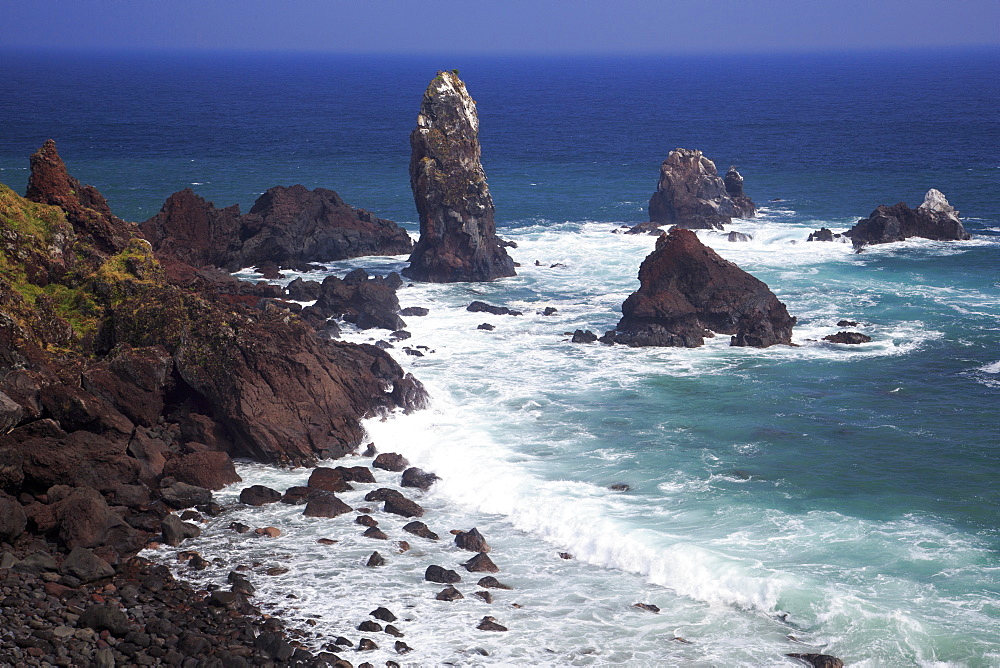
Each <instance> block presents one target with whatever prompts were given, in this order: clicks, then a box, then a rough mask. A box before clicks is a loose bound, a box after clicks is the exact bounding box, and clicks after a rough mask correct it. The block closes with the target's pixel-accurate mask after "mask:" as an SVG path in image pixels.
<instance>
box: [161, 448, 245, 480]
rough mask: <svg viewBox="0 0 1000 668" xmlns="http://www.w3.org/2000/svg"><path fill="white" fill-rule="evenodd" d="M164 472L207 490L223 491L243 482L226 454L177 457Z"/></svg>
mask: <svg viewBox="0 0 1000 668" xmlns="http://www.w3.org/2000/svg"><path fill="white" fill-rule="evenodd" d="M163 472H164V474H166V475H168V476H171V477H173V478H176V479H177V480H179V481H181V482H185V483H188V484H189V485H195V486H196V487H204V488H205V489H222V488H223V487H225V486H226V485H231V484H233V483H237V482H242V480H243V478H241V477H240V475H239V474H238V473H237V472H236V466H235V465H234V464H233V460H232V459H231V458H230V457H229V455H228V454H226V453H225V452H213V451H207V452H193V453H191V454H188V455H183V456H181V457H175V458H174V459H171V460H170V461H168V462H167V464H166V466H164V468H163Z"/></svg>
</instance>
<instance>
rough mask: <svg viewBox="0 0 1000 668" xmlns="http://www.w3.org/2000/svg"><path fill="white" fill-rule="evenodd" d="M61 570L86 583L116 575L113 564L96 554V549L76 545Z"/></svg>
mask: <svg viewBox="0 0 1000 668" xmlns="http://www.w3.org/2000/svg"><path fill="white" fill-rule="evenodd" d="M59 572H60V573H62V574H63V575H72V576H73V577H75V578H77V579H79V580H80V582H83V583H84V584H86V583H88V582H93V581H95V580H100V579H102V578H110V577H114V574H115V569H114V568H112V566H111V564H109V563H108V562H106V561H105V560H104V559H101V558H100V557H99V556H97V555H96V554H94V551H93V550H91V549H88V548H86V547H79V546H78V547H75V548H73V551H72V552H70V553H69V556H68V557H66V559H65V560H64V561H63V563H62V565H61V566H60V567H59Z"/></svg>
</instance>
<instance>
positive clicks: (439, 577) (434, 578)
mask: <svg viewBox="0 0 1000 668" xmlns="http://www.w3.org/2000/svg"><path fill="white" fill-rule="evenodd" d="M424 579H425V580H427V581H428V582H437V583H439V584H454V583H456V582H461V581H462V576H461V575H459V574H458V573H456V572H455V571H452V570H449V569H447V568H442V567H441V566H437V565H433V564H432V565H430V566H428V567H427V570H426V571H425V572H424Z"/></svg>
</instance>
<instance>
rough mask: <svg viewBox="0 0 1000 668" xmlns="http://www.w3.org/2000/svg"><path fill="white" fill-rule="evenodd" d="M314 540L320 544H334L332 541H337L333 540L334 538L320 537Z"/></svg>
mask: <svg viewBox="0 0 1000 668" xmlns="http://www.w3.org/2000/svg"><path fill="white" fill-rule="evenodd" d="M316 542H317V543H319V544H320V545H333V544H334V543H336V542H337V541H335V540H334V539H332V538H320V539H319V540H317V541H316Z"/></svg>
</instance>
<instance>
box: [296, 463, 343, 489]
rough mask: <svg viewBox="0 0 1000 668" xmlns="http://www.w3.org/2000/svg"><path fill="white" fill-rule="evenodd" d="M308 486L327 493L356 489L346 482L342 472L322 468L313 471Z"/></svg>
mask: <svg viewBox="0 0 1000 668" xmlns="http://www.w3.org/2000/svg"><path fill="white" fill-rule="evenodd" d="M306 485H307V486H308V487H313V488H315V489H320V490H323V491H325V492H349V491H350V490H352V489H354V488H353V487H351V486H350V484H348V482H347V481H346V480H344V475H343V474H342V473H341V472H340V471H338V470H336V469H329V468H324V467H322V466H320V467H317V468H315V469H313V472H312V473H311V474H309V482H307V483H306Z"/></svg>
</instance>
